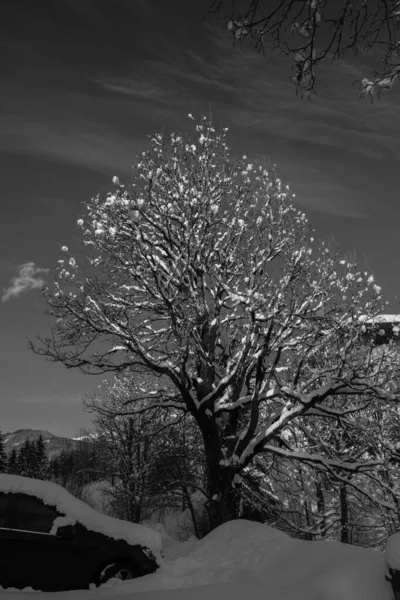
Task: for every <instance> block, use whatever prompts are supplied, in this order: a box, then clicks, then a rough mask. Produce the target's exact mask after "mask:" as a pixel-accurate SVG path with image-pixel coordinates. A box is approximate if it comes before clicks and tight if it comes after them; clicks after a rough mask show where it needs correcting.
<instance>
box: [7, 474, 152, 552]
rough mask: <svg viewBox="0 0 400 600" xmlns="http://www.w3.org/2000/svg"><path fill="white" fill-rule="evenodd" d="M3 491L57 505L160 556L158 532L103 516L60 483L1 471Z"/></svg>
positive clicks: (95, 527)
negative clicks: (29, 496) (33, 497)
mask: <svg viewBox="0 0 400 600" xmlns="http://www.w3.org/2000/svg"><path fill="white" fill-rule="evenodd" d="M0 492H6V493H22V494H29V495H31V496H36V497H37V498H40V499H41V500H43V502H44V503H45V504H48V505H49V506H54V507H56V508H57V510H58V511H59V512H60V513H63V514H65V515H67V516H68V517H72V518H73V519H75V520H76V521H77V522H79V523H81V524H82V525H84V526H85V527H87V529H90V530H92V531H96V532H98V533H103V534H105V535H107V536H109V537H111V538H114V539H116V540H126V541H127V542H128V543H129V544H140V545H141V546H144V547H146V548H148V549H149V550H151V551H152V552H153V554H154V556H155V557H156V558H157V559H159V558H160V556H161V545H162V540H161V535H160V534H159V532H158V531H154V530H153V529H150V528H149V527H145V526H144V525H139V524H137V523H129V522H128V521H123V520H121V519H115V518H114V517H109V516H107V515H103V514H102V513H100V512H99V511H97V510H96V509H94V508H92V507H91V506H89V505H88V504H86V503H85V502H82V501H81V500H79V499H78V498H75V496H72V494H70V493H69V492H67V490H66V489H64V488H63V487H62V486H61V485H58V484H57V483H53V482H51V481H41V480H39V479H32V478H30V477H22V476H20V475H8V474H5V473H1V474H0Z"/></svg>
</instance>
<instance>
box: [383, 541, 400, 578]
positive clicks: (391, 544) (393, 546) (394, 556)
mask: <svg viewBox="0 0 400 600" xmlns="http://www.w3.org/2000/svg"><path fill="white" fill-rule="evenodd" d="M385 557H386V562H387V564H388V566H389V567H390V568H391V569H395V570H397V571H400V531H397V532H396V533H394V534H393V535H391V536H390V537H389V538H388V541H387V543H386V550H385Z"/></svg>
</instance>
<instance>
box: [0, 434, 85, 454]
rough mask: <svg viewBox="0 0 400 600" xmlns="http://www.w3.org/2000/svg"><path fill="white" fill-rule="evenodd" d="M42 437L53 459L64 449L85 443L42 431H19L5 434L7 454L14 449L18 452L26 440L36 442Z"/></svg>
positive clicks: (47, 451)
mask: <svg viewBox="0 0 400 600" xmlns="http://www.w3.org/2000/svg"><path fill="white" fill-rule="evenodd" d="M40 434H41V435H42V437H43V439H44V441H45V443H46V454H47V457H48V458H52V457H53V456H54V455H56V454H60V452H61V451H62V450H64V449H67V448H68V449H72V448H77V447H78V446H79V443H82V441H84V439H83V437H82V438H76V439H70V438H66V437H59V436H57V435H54V433H50V431H46V430H42V429H17V430H16V431H14V432H8V433H5V434H4V436H3V437H4V447H5V450H6V452H7V453H10V452H11V450H12V449H13V448H16V449H17V450H18V449H19V447H20V446H21V445H22V444H23V443H24V442H25V440H26V439H28V440H29V441H36V440H37V439H38V437H39V436H40Z"/></svg>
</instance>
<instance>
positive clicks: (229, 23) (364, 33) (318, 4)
mask: <svg viewBox="0 0 400 600" xmlns="http://www.w3.org/2000/svg"><path fill="white" fill-rule="evenodd" d="M399 7H400V4H399V2H398V0H373V1H370V0H352V1H351V2H350V1H348V0H272V1H271V0H245V1H242V0H229V1H228V0H213V1H212V4H211V7H210V10H209V13H208V16H211V15H215V14H218V15H219V16H220V17H221V18H222V20H223V22H224V25H225V26H226V29H227V32H228V33H229V34H230V35H231V37H232V40H233V42H234V43H235V44H242V43H249V44H250V46H252V47H253V48H254V50H255V51H257V52H263V53H264V54H265V53H267V54H268V53H269V52H271V51H274V50H279V51H280V52H281V53H283V54H284V55H286V56H288V57H290V58H291V59H292V70H293V75H292V77H291V80H292V82H293V83H294V84H295V85H296V87H297V90H298V91H299V92H300V93H301V94H307V95H309V94H310V93H315V91H316V88H315V80H316V74H315V69H316V67H317V66H318V65H319V64H320V63H321V62H328V61H332V60H340V59H342V58H343V57H344V56H346V55H348V53H349V52H353V53H354V55H355V54H357V52H358V51H359V50H362V51H363V52H365V51H366V52H368V51H371V54H372V55H373V56H375V57H376V58H378V59H380V68H379V71H378V72H377V73H375V75H374V76H369V77H367V76H366V77H364V78H362V79H361V80H360V81H359V84H360V87H361V94H362V95H370V97H372V95H373V94H374V93H375V92H377V93H378V94H380V92H381V91H382V90H388V89H390V88H391V87H392V86H393V83H394V82H395V81H396V80H397V79H398V77H399V74H400V8H399Z"/></svg>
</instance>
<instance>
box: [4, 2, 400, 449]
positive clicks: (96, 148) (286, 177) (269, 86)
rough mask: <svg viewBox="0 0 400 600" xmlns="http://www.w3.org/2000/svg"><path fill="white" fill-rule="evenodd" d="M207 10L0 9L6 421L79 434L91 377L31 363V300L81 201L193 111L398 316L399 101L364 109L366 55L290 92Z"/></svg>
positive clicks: (275, 62)
mask: <svg viewBox="0 0 400 600" xmlns="http://www.w3.org/2000/svg"><path fill="white" fill-rule="evenodd" d="M209 5H210V0H196V2H186V1H185V0H168V2H165V0H112V1H111V0H84V1H82V0H40V1H37V2H33V1H32V0H3V1H2V19H1V23H0V50H1V52H0V81H1V93H0V176H1V184H2V201H1V206H2V217H1V219H0V295H1V301H0V427H1V429H2V431H3V432H9V431H14V430H15V429H20V428H28V427H29V428H35V429H39V428H40V429H47V430H49V431H51V432H52V433H55V434H57V435H65V436H68V437H72V436H76V435H78V434H79V433H80V431H81V429H82V428H84V427H90V424H91V419H92V415H90V414H88V413H87V412H84V411H83V410H82V399H83V398H84V397H85V395H87V394H92V393H94V392H95V390H96V388H97V386H98V385H99V384H100V383H101V379H102V378H101V377H97V376H88V375H82V374H80V373H79V372H77V371H75V370H67V369H65V368H64V367H63V366H61V365H58V364H53V363H50V362H48V361H46V360H45V359H44V358H42V357H40V356H37V355H35V354H33V353H32V352H31V351H30V350H29V349H28V347H27V338H29V339H31V340H35V337H36V336H37V335H38V334H39V335H44V336H45V335H47V334H49V333H50V328H49V324H50V320H49V317H47V316H46V314H45V310H46V305H45V302H44V300H43V299H42V297H41V294H40V288H41V287H42V285H43V284H49V283H51V273H52V270H53V269H54V267H55V265H56V263H57V260H58V259H59V258H61V256H62V252H61V246H63V245H67V246H69V245H71V244H72V243H73V241H74V240H76V239H77V236H79V231H78V229H77V227H76V220H77V219H78V218H79V216H80V212H81V206H82V203H83V202H85V201H88V200H90V198H92V197H93V196H95V195H96V194H97V193H98V192H105V191H107V190H111V189H112V184H111V180H112V177H113V176H114V175H117V176H119V178H120V179H121V181H123V180H124V177H126V178H128V177H129V173H130V168H131V165H132V164H134V162H135V157H136V156H137V155H138V153H139V152H141V151H143V150H145V149H146V148H147V147H148V139H147V136H148V135H149V134H152V133H154V132H156V131H162V130H163V129H164V128H167V129H169V130H172V131H175V132H186V131H189V130H190V129H191V126H192V122H191V120H190V119H188V113H192V114H193V115H194V116H200V115H201V114H202V113H204V112H207V113H208V112H209V110H210V109H211V110H212V113H213V115H214V117H215V119H216V121H218V122H219V121H221V120H222V122H223V124H224V125H225V126H227V127H228V128H229V134H228V142H229V144H230V146H231V148H232V152H233V154H237V155H242V154H246V155H247V156H248V157H254V158H256V157H263V156H266V157H268V158H269V159H270V160H272V161H273V162H274V163H276V164H277V167H278V170H279V173H280V175H281V177H282V179H283V181H284V182H285V183H288V184H289V185H290V188H291V191H292V192H294V193H295V194H296V201H297V203H298V206H299V207H300V208H301V209H303V210H304V211H305V212H306V213H307V215H308V217H309V219H310V221H311V224H312V226H313V227H314V228H315V230H316V234H317V235H318V236H322V237H325V236H327V235H330V234H333V235H334V236H335V239H336V242H337V245H338V247H339V250H340V251H341V252H342V253H345V252H348V251H352V250H355V251H356V255H357V258H358V260H359V261H360V263H361V264H362V265H364V264H365V262H366V263H367V265H368V267H369V270H370V271H371V272H372V273H373V274H374V276H375V280H376V282H377V283H378V284H379V285H380V286H382V288H383V292H384V293H385V296H386V298H387V300H388V301H389V302H390V310H391V311H392V312H400V307H399V304H398V301H397V299H396V296H398V295H400V294H399V291H400V290H399V288H400V285H399V277H398V274H399V268H398V256H399V250H400V237H399V235H398V226H399V220H400V204H399V200H398V174H399V159H400V104H399V99H400V92H399V90H396V88H395V89H394V90H393V91H391V92H390V93H388V94H386V95H385V96H383V97H382V98H381V99H380V100H377V101H375V102H374V103H371V102H370V101H369V100H360V99H359V96H358V92H357V88H356V86H354V85H352V84H353V82H354V80H356V79H361V78H362V77H365V76H368V77H370V76H371V68H372V67H373V62H372V59H371V58H369V57H366V56H364V55H361V56H359V57H358V58H354V57H352V56H348V57H347V58H345V60H343V61H341V62H340V63H338V62H337V63H333V64H330V63H326V64H325V65H324V66H323V67H321V68H320V70H319V75H318V80H317V85H318V90H319V96H318V97H313V98H312V99H311V101H307V100H305V99H303V100H301V99H300V98H299V97H298V96H296V93H295V88H294V87H293V85H292V84H291V83H290V81H289V78H290V71H289V67H288V63H287V62H286V60H285V59H283V58H281V57H279V56H276V55H269V56H266V57H263V56H261V55H257V54H254V53H252V52H251V51H250V50H249V49H246V48H245V47H243V48H238V47H233V46H232V44H231V41H230V39H229V37H228V35H227V32H226V30H225V29H224V27H223V25H222V23H221V22H218V21H215V20H211V21H210V20H206V21H205V22H204V21H202V17H203V16H204V15H205V13H206V12H207V8H208V7H209Z"/></svg>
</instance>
